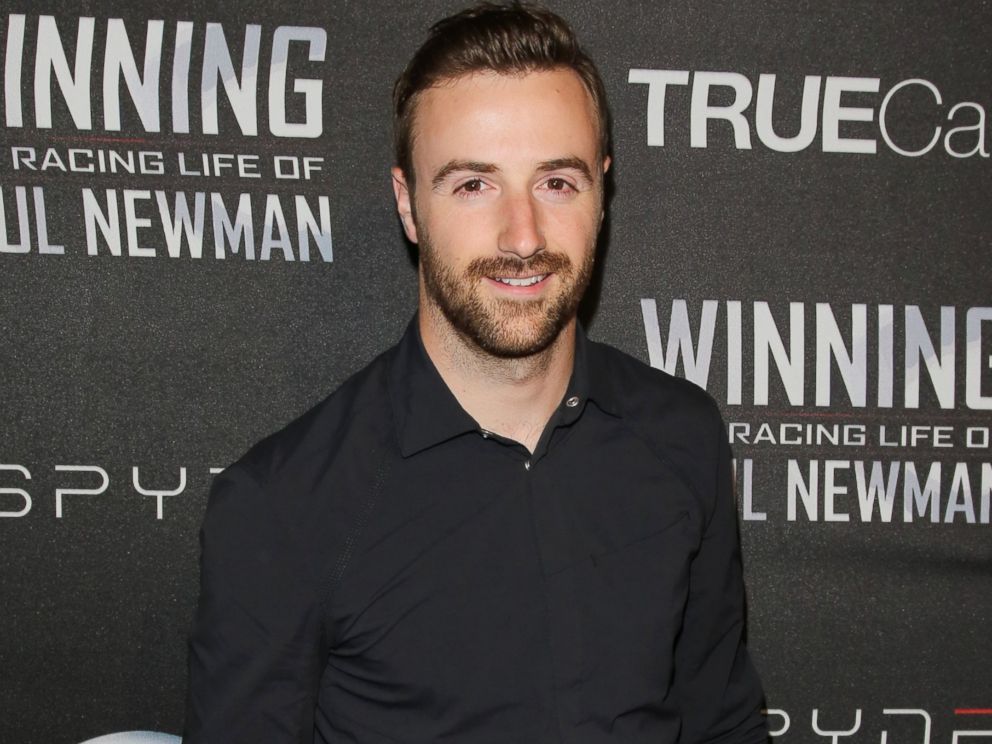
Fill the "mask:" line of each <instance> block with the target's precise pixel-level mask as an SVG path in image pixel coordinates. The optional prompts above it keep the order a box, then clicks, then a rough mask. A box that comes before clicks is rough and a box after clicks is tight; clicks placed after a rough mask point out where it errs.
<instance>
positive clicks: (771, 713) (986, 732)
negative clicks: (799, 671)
mask: <svg viewBox="0 0 992 744" xmlns="http://www.w3.org/2000/svg"><path fill="white" fill-rule="evenodd" d="M762 713H764V714H765V716H767V718H768V733H769V735H770V736H771V737H772V738H773V739H777V738H778V737H782V736H785V735H786V733H788V732H790V731H792V733H793V734H795V733H805V732H802V731H800V732H797V731H796V730H795V729H796V728H805V726H804V725H802V721H801V719H800V720H798V721H797V722H796V723H799V724H800V726H798V727H797V726H794V725H793V720H792V717H791V716H790V715H789V714H788V712H786V711H784V710H782V709H780V708H769V709H768V710H764V711H762ZM882 715H883V716H886V720H888V721H891V722H893V723H894V722H895V720H896V719H897V718H903V720H911V721H913V722H914V723H915V724H916V728H917V732H918V733H917V735H918V736H919V737H920V738H919V739H918V740H917V741H919V742H920V744H932V742H933V740H932V739H931V730H932V728H933V718H932V716H931V715H930V713H928V712H927V711H925V710H923V709H921V708H884V709H883V710H882ZM890 716H891V717H894V718H889V717H890ZM989 717H992V708H955V709H954V723H955V730H954V731H952V732H951V739H950V744H972V742H971V741H970V740H974V739H986V740H988V739H992V730H990V729H992V726H989V725H988V723H989ZM827 718H834V716H833V715H831V714H830V713H826V714H825V715H824V716H822V717H821V715H820V709H819V708H813V710H812V713H811V716H810V722H809V726H810V729H809V730H811V731H812V732H813V733H814V734H816V735H818V736H821V737H823V738H824V739H829V740H830V744H842V741H841V740H842V739H845V738H846V737H849V736H853V735H854V734H856V733H858V732H861V733H862V735H863V734H864V733H866V732H864V731H862V728H861V722H862V720H861V708H857V709H855V711H854V717H853V720H851V719H850V718H848V720H847V721H846V722H845V725H846V726H848V727H847V728H833V727H831V728H828V726H833V725H836V723H838V722H837V721H833V720H831V721H830V722H829V723H827V722H826V721H825V720H824V719H827ZM966 722H967V723H971V724H973V725H974V724H978V725H977V726H976V727H974V728H972V727H969V728H962V729H959V728H957V726H958V725H959V724H965V725H967V723H966ZM873 733H875V734H878V732H877V731H875V732H873ZM788 738H790V739H791V738H792V737H791V736H790V737H788ZM888 738H889V732H888V726H887V725H886V727H884V728H883V729H882V730H881V736H880V738H879V744H888ZM938 738H941V739H942V737H938ZM783 741H784V739H783ZM974 744H979V742H974Z"/></svg>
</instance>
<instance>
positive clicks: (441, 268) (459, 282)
mask: <svg viewBox="0 0 992 744" xmlns="http://www.w3.org/2000/svg"><path fill="white" fill-rule="evenodd" d="M417 232H418V235H419V237H420V241H419V245H420V268H421V271H422V272H423V277H424V288H425V291H426V293H427V297H428V300H429V302H431V303H432V304H433V305H434V306H435V307H437V308H438V309H439V310H440V311H441V313H442V314H443V315H444V317H445V318H446V319H447V321H448V322H449V323H450V324H451V326H452V327H453V328H454V329H455V331H457V332H458V334H459V335H460V336H462V337H463V338H464V339H466V340H468V341H470V342H471V343H473V344H474V345H475V346H477V347H478V348H480V349H482V350H483V351H484V352H486V353H488V354H490V355H492V356H495V357H500V358H504V359H519V358H522V357H527V356H531V355H533V354H537V353H539V352H542V351H544V350H545V349H547V348H548V347H549V346H550V345H551V343H552V342H553V341H554V340H555V339H556V338H558V335H559V334H560V333H561V331H562V329H563V328H564V327H565V326H566V325H567V324H568V323H569V322H570V321H571V320H572V319H573V318H574V317H575V315H576V313H577V312H578V308H579V302H580V301H581V299H582V296H583V294H585V291H586V288H587V287H588V286H589V281H590V279H591V278H592V269H593V263H594V260H595V255H594V254H595V250H594V246H590V247H589V250H588V251H587V252H586V255H585V256H584V257H583V260H582V263H581V264H580V265H579V266H577V267H576V266H575V264H573V263H572V261H571V259H569V258H568V256H566V255H565V254H564V253H558V252H549V251H546V250H542V251H540V252H538V253H536V254H534V255H533V256H532V257H530V258H528V259H526V260H524V259H520V258H516V257H512V256H492V257H489V258H477V259H475V260H473V261H472V262H470V263H469V265H468V266H467V267H466V269H465V270H464V272H462V273H461V274H458V273H456V271H455V269H454V268H452V267H451V266H449V265H445V264H444V263H442V261H441V260H440V259H439V258H438V256H437V253H436V252H435V250H434V247H433V246H432V245H431V241H430V236H429V235H428V233H427V231H426V230H424V228H423V226H422V225H421V226H418V228H417ZM535 274H554V275H555V278H556V279H557V282H558V284H559V285H560V286H559V288H558V289H557V291H555V292H554V293H553V294H548V295H546V296H544V297H541V298H537V299H529V300H528V299H510V298H494V297H486V296H485V294H484V290H483V288H482V286H481V285H482V282H484V281H485V279H486V278H487V277H499V276H503V277H507V276H509V277H513V276H525V275H531V276H532V275H535Z"/></svg>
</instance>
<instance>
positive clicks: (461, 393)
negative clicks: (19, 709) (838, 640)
mask: <svg viewBox="0 0 992 744" xmlns="http://www.w3.org/2000/svg"><path fill="white" fill-rule="evenodd" d="M607 120H608V117H607V112H606V102H605V96H604V93H603V86H602V83H601V81H600V79H599V76H598V73H597V72H596V70H595V68H594V66H593V65H592V63H591V62H590V61H589V59H588V57H586V55H585V54H584V53H583V52H582V51H581V49H580V48H579V47H578V46H577V44H576V41H575V38H574V36H573V34H572V32H571V30H570V29H569V28H568V26H567V25H566V24H565V22H564V21H562V20H561V19H560V18H558V17H557V16H555V15H553V14H551V13H549V12H547V11H545V10H540V9H536V8H530V7H521V6H518V5H513V6H508V7H500V6H492V5H483V6H479V7H477V8H474V9H471V10H468V11H465V12H463V13H460V14H458V15H456V16H454V17H452V18H449V19H446V20H445V21H442V22H441V23H439V24H438V25H437V26H435V27H434V29H433V31H432V34H431V36H430V38H429V39H428V40H427V42H426V43H425V44H424V45H423V46H422V47H421V49H420V50H419V51H418V52H417V54H416V55H415V56H414V58H413V60H412V61H411V62H410V64H409V65H408V67H407V69H406V71H405V72H404V73H403V75H402V76H401V78H400V79H399V81H398V82H397V86H396V90H395V126H396V145H397V147H396V149H397V153H396V155H397V163H398V165H397V167H396V168H394V169H393V185H394V190H395V194H396V203H397V207H398V211H399V215H400V219H401V221H402V225H403V229H404V230H405V232H406V235H407V237H408V238H409V239H410V240H411V241H413V242H414V243H416V244H417V246H418V249H419V256H420V261H419V290H420V298H419V306H418V313H417V315H416V317H415V319H414V321H413V322H412V323H411V325H410V327H409V329H408V330H407V333H406V335H405V336H404V337H403V339H402V340H401V341H400V343H399V345H398V346H396V347H394V348H393V349H390V350H389V351H387V352H386V353H385V354H383V355H382V356H381V357H379V358H378V359H376V360H375V361H374V362H373V363H372V364H371V365H370V366H369V367H367V368H366V369H365V370H363V371H362V372H360V373H358V374H357V375H356V376H355V377H353V378H352V379H351V380H349V381H348V382H346V383H345V384H344V385H343V386H342V387H341V388H340V389H339V390H338V391H337V392H336V393H334V394H333V395H331V396H330V397H329V398H328V399H327V400H325V401H324V402H323V403H322V404H320V405H319V406H317V407H316V408H315V409H314V410H312V411H310V412H309V413H307V414H306V415H305V416H304V417H302V418H301V419H300V420H298V421H296V422H294V423H293V424H291V425H290V426H289V427H288V428H287V429H285V430H284V431H282V432H280V433H278V434H276V435H274V436H273V437H270V438H269V439H267V440H266V441H264V442H262V443H261V444H259V445H258V446H256V447H255V448H254V449H252V450H251V452H249V453H248V455H246V456H245V457H244V458H243V459H242V460H241V461H240V462H239V463H237V464H235V465H233V466H232V467H230V468H228V470H226V471H225V473H224V474H223V475H221V476H220V477H219V478H218V481H217V483H216V485H215V487H214V490H213V492H212V494H211V498H210V503H209V506H208V509H207V514H206V518H205V521H204V526H203V534H202V540H203V559H202V593H201V599H200V607H199V611H198V615H197V619H196V626H195V631H194V634H193V638H192V641H191V654H190V669H191V693H190V702H189V710H188V713H189V716H188V725H187V728H188V730H187V738H186V739H185V741H186V742H187V744H194V743H197V742H243V741H251V742H311V741H316V742H362V743H363V744H371V743H373V742H436V741H454V742H459V743H464V744H474V743H476V742H480V743H481V742H486V743H492V744H509V743H510V742H519V743H521V744H541V743H543V742H574V743H576V744H584V743H587V742H588V743H589V744H593V743H598V742H625V743H631V742H633V743H636V742H654V743H655V744H659V743H661V742H676V741H680V742H702V741H714V742H715V741H719V742H728V743H729V742H744V743H749V742H758V741H763V740H764V739H765V736H766V734H765V728H764V724H763V721H762V719H761V717H760V715H759V706H760V702H761V690H760V686H759V683H758V681H757V678H756V676H755V674H754V672H753V670H752V668H751V666H750V663H749V661H748V658H747V654H746V651H745V649H744V647H743V645H742V639H741V635H742V622H743V620H742V603H743V591H742V585H741V569H740V561H739V555H738V543H737V536H736V517H735V509H734V504H733V498H732V494H731V483H730V468H729V458H728V448H727V444H726V439H725V435H724V432H723V426H722V423H721V420H720V416H719V414H718V412H717V409H716V407H715V405H714V403H713V402H712V401H711V399H710V398H708V397H707V396H706V394H705V393H703V392H702V391H701V390H699V389H698V388H696V387H694V386H692V385H690V384H689V383H686V382H684V381H681V380H677V379H674V378H671V377H669V376H667V375H665V374H664V373H662V372H659V371H656V370H652V369H650V368H649V367H647V366H646V365H644V364H642V363H640V362H638V361H636V360H634V359H631V358H629V357H626V356H624V355H623V354H621V353H620V352H618V351H615V350H613V349H610V348H609V347H606V346H602V345H599V344H595V343H592V342H590V341H588V340H587V339H586V338H585V337H584V335H583V333H582V331H581V329H579V328H578V327H577V324H576V308H577V306H578V303H579V299H580V298H581V296H582V293H583V291H584V290H585V288H586V286H587V284H588V282H589V277H590V274H591V271H592V265H593V256H594V253H595V244H596V236H597V233H598V231H599V228H600V225H601V224H602V220H603V208H604V205H603V190H604V189H603V179H604V174H605V172H606V170H607V169H608V168H609V166H610V158H609V156H608V154H607V153H608V137H607Z"/></svg>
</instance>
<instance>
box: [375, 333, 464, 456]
mask: <svg viewBox="0 0 992 744" xmlns="http://www.w3.org/2000/svg"><path fill="white" fill-rule="evenodd" d="M389 393H390V396H391V398H392V406H393V414H394V416H395V421H396V429H397V433H398V435H399V444H400V453H401V454H402V455H403V457H409V456H410V455H412V454H415V453H417V452H420V451H421V450H425V449H427V448H428V447H432V446H434V445H435V444H440V443H441V442H444V441H447V440H449V439H453V438H454V437H457V436H460V435H461V434H464V433H466V432H469V431H478V430H479V425H478V424H477V423H476V422H475V419H473V418H472V417H471V416H469V415H468V413H467V412H466V411H465V409H464V408H462V407H461V405H460V404H459V403H458V401H457V400H456V399H455V396H454V395H453V394H452V392H451V390H449V389H448V386H447V385H446V384H445V383H444V380H442V379H441V375H440V373H439V372H438V371H437V368H436V367H435V366H434V362H432V361H431V359H430V357H429V356H427V351H426V349H424V343H423V341H421V339H420V328H419V326H418V324H417V316H416V315H414V316H413V320H411V321H410V324H409V325H408V326H407V329H406V333H404V334H403V338H402V339H401V340H400V343H399V346H398V347H397V349H396V356H395V358H394V360H393V366H392V370H391V379H390V381H389Z"/></svg>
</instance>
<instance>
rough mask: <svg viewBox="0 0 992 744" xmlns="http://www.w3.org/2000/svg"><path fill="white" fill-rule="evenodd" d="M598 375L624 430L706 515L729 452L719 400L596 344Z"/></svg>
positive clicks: (609, 348) (677, 378)
mask: <svg viewBox="0 0 992 744" xmlns="http://www.w3.org/2000/svg"><path fill="white" fill-rule="evenodd" d="M591 354H594V355H595V356H596V359H597V361H596V365H597V367H598V369H599V373H598V374H600V375H602V377H603V378H604V379H605V380H606V381H607V384H608V387H609V389H610V390H611V391H612V395H613V397H614V400H615V401H616V405H617V407H618V408H619V410H618V411H617V412H618V413H619V414H620V416H621V418H622V420H623V422H624V425H625V426H626V428H627V429H628V431H630V432H631V433H632V434H633V435H634V436H636V437H637V438H638V439H639V440H640V441H641V442H642V443H643V444H645V445H646V446H647V448H648V449H649V450H650V451H651V452H652V453H653V454H654V455H655V457H657V458H658V460H659V461H660V462H662V463H664V464H665V466H666V467H667V468H669V469H670V470H672V471H673V472H674V473H675V474H676V475H677V476H678V477H679V478H680V479H681V480H682V481H683V483H685V484H686V486H687V487H688V488H689V490H690V491H691V492H692V493H693V494H695V496H696V498H697V499H699V501H700V503H701V504H702V505H703V507H704V509H705V510H706V512H707V513H711V512H712V509H713V507H714V503H715V502H714V499H715V498H716V494H717V480H716V479H717V477H718V476H719V473H720V468H721V467H722V465H721V462H722V461H723V460H724V459H725V458H724V454H725V453H726V451H727V445H726V433H725V430H724V427H723V418H722V416H721V415H720V410H719V408H718V407H717V404H716V401H715V400H713V398H712V396H710V394H709V393H707V392H706V391H705V390H703V389H702V388H700V387H699V386H698V385H696V384H695V383H692V382H690V381H688V380H685V379H683V378H681V377H675V376H674V375H670V374H668V373H667V372H664V371H663V370H660V369H655V368H653V367H650V366H648V365H647V364H645V363H644V362H642V361H640V360H638V359H635V358H634V357H631V356H629V355H627V354H625V353H623V352H621V351H619V350H618V349H614V348H613V347H610V346H606V345H604V344H595V348H594V349H593V350H591Z"/></svg>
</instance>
